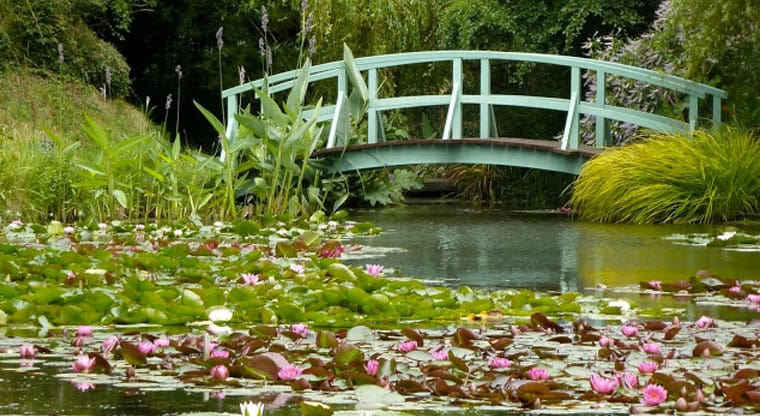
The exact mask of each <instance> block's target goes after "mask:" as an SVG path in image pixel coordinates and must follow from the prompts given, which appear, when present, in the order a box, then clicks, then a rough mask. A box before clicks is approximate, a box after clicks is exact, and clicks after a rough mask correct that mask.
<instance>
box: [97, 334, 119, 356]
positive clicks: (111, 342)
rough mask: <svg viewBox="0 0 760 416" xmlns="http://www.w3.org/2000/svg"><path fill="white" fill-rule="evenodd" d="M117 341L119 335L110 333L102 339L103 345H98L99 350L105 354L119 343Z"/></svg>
mask: <svg viewBox="0 0 760 416" xmlns="http://www.w3.org/2000/svg"><path fill="white" fill-rule="evenodd" d="M119 342H120V340H119V337H117V336H116V335H111V336H110V337H108V338H106V339H105V340H104V341H103V346H101V347H100V350H101V351H103V354H107V353H109V352H111V351H113V350H114V348H116V346H117V345H119Z"/></svg>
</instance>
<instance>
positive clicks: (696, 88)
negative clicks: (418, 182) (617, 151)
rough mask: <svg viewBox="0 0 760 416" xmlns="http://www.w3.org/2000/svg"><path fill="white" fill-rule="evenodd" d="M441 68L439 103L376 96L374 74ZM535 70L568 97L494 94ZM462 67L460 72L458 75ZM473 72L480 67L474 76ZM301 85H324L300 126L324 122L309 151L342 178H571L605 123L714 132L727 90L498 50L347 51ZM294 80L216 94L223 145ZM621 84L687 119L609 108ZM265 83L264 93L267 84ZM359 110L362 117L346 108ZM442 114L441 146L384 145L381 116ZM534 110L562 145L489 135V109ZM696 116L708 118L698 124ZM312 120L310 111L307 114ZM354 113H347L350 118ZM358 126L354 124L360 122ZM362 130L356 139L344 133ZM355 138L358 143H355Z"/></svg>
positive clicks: (280, 77)
mask: <svg viewBox="0 0 760 416" xmlns="http://www.w3.org/2000/svg"><path fill="white" fill-rule="evenodd" d="M441 62H443V63H444V64H443V65H446V62H448V63H449V64H450V67H451V79H450V84H449V85H450V90H449V91H447V93H446V94H437V95H415V96H397V97H385V96H380V95H379V91H380V88H379V86H380V85H381V83H382V81H383V80H381V79H380V74H381V71H383V70H385V69H389V68H397V67H403V66H410V65H419V64H429V63H441ZM515 62H517V63H534V64H541V65H558V66H561V67H565V68H566V69H567V71H566V72H568V73H569V79H568V80H567V82H568V84H569V95H568V96H566V97H546V96H530V95H515V94H497V93H492V91H491V87H492V82H491V74H492V71H493V70H494V66H495V65H498V64H500V63H515ZM465 68H467V69H468V71H465ZM473 68H479V69H478V70H475V71H473ZM308 69H309V73H308V83H314V82H324V81H326V80H327V81H328V82H332V83H333V84H334V85H335V88H336V90H335V93H334V102H331V103H324V104H323V105H322V106H321V107H319V109H318V110H310V111H304V113H303V117H304V118H305V119H308V118H314V117H316V119H317V122H324V123H329V129H325V131H326V132H329V133H328V134H326V137H325V138H324V139H323V140H320V141H319V142H318V143H315V147H314V149H313V152H312V157H313V158H319V159H323V160H325V161H327V162H328V166H331V170H333V171H335V172H348V171H356V170H363V169H373V168H380V167H387V166H400V165H410V164H436V163H486V164H494V165H504V166H519V167H527V168H535V169H542V170H549V171H557V172H565V173H571V174H578V172H579V171H580V168H581V166H582V165H583V163H584V162H585V161H586V160H588V159H589V158H591V157H592V156H593V155H595V154H597V153H599V152H600V151H601V150H602V149H603V148H604V147H605V146H608V145H609V135H610V133H609V122H610V121H611V120H617V121H620V122H624V123H630V124H634V125H637V126H640V127H643V128H646V129H650V130H655V131H661V132H666V133H675V132H691V131H693V130H694V129H695V128H697V127H698V124H699V123H704V122H709V123H710V125H711V126H712V127H717V126H719V125H720V123H721V103H722V100H724V99H726V98H727V95H726V93H725V91H723V90H720V89H717V88H714V87H711V86H709V85H704V84H700V83H696V82H693V81H689V80H686V79H683V78H679V77H675V76H672V75H668V74H663V73H659V72H655V71H651V70H647V69H642V68H637V67H633V66H628V65H623V64H619V63H613V62H604V61H598V60H593V59H587V58H579V57H570V56H560V55H545V54H535V53H517V52H496V51H429V52H411V53H400V54H392V55H381V56H371V57H364V58H356V59H354V58H353V57H352V56H351V55H350V51H347V52H346V57H345V59H344V60H343V61H336V62H331V63H326V64H320V65H315V66H309V68H308ZM584 72H586V73H587V74H588V75H587V76H593V77H595V79H596V91H595V94H593V96H592V97H591V99H587V98H586V97H585V96H584V94H583V86H582V74H583V73H584ZM465 74H467V76H472V77H473V78H475V77H477V78H478V79H477V80H470V81H468V82H469V84H468V85H471V84H473V83H475V82H477V84H478V85H479V91H477V92H478V93H476V94H472V93H465V92H464V91H463V90H464V88H463V86H464V81H465ZM298 76H299V71H298V70H294V71H290V72H284V73H280V74H276V75H272V76H269V77H268V78H266V80H265V79H259V80H256V81H252V82H250V83H246V84H243V85H240V86H237V87H235V88H230V89H227V90H225V91H223V92H222V97H223V98H224V99H225V100H226V102H227V115H228V118H227V136H228V138H229V139H230V140H232V141H234V139H235V137H236V135H237V129H238V124H237V121H236V119H235V114H236V113H237V111H239V108H240V107H241V106H240V104H241V97H242V96H243V94H246V93H248V94H250V93H251V92H252V91H254V89H266V90H267V91H268V93H269V94H277V93H281V92H284V91H288V90H290V89H291V88H293V86H294V85H295V84H296V82H297V80H298ZM614 78H618V79H627V80H632V81H633V82H635V83H644V84H648V85H651V86H655V87H659V88H662V89H665V90H668V91H669V92H671V93H673V94H675V95H677V96H679V97H683V102H684V104H685V111H684V112H683V113H681V114H679V118H672V117H667V116H663V115H658V114H652V113H648V112H643V111H640V110H638V109H635V108H626V107H622V106H619V105H611V104H609V103H608V100H607V94H608V87H609V86H610V82H611V80H612V79H614ZM265 82H266V83H267V85H265ZM357 102H358V103H361V104H363V105H360V106H359V107H362V110H363V111H361V112H360V113H357V112H355V111H354V112H352V111H351V110H350V109H349V108H350V107H353V108H354V109H355V108H356V107H357V105H356V103H357ZM436 106H438V107H443V108H445V109H446V118H445V122H444V125H443V126H436V127H437V130H438V131H442V134H441V137H439V138H433V139H406V140H388V139H386V134H385V133H386V131H385V126H384V125H383V117H382V114H383V113H384V112H389V111H393V110H397V109H408V108H422V107H436ZM464 106H475V107H477V108H478V109H479V111H470V112H468V114H476V116H475V117H473V118H474V120H465V119H463V118H464V113H465V112H464V111H463V107H464ZM500 106H504V107H510V108H515V109H520V108H534V109H544V110H553V111H559V112H563V113H565V114H566V118H565V123H564V129H563V130H562V134H561V139H555V138H549V137H547V138H546V140H535V139H525V138H515V137H501V136H500V135H499V131H498V128H497V124H498V123H497V119H496V112H495V111H494V109H495V108H496V107H500ZM700 107H701V108H703V109H706V110H707V111H705V112H706V114H704V115H700V113H699V111H700ZM314 111H317V113H316V114H315V113H314ZM352 113H353V114H352ZM583 115H590V116H593V120H594V123H595V137H594V140H593V143H585V144H584V143H582V140H581V134H580V120H581V117H582V116H583ZM358 118H361V119H358ZM464 123H468V125H470V126H473V125H474V126H478V125H479V134H478V135H477V137H465V136H463V125H464ZM352 126H361V127H360V128H361V129H362V130H361V131H356V127H354V130H353V131H352ZM357 138H361V139H357Z"/></svg>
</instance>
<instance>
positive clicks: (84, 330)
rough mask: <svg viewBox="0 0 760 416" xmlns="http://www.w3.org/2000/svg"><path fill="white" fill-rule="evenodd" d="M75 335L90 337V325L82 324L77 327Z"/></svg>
mask: <svg viewBox="0 0 760 416" xmlns="http://www.w3.org/2000/svg"><path fill="white" fill-rule="evenodd" d="M77 336H78V337H91V336H92V327H91V326H90V325H82V326H80V327H79V328H77Z"/></svg>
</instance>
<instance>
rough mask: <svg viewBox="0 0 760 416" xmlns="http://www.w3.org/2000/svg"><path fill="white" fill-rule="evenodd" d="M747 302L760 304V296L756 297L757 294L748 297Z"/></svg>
mask: <svg viewBox="0 0 760 416" xmlns="http://www.w3.org/2000/svg"><path fill="white" fill-rule="evenodd" d="M747 300H748V301H750V302H752V303H758V304H760V295H756V294H751V295H747Z"/></svg>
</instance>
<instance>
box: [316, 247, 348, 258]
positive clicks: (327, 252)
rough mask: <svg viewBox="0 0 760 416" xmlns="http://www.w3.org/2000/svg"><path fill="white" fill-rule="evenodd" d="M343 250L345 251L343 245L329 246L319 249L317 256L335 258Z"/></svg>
mask: <svg viewBox="0 0 760 416" xmlns="http://www.w3.org/2000/svg"><path fill="white" fill-rule="evenodd" d="M345 251H346V248H345V247H343V246H335V247H331V248H328V249H324V250H322V251H320V252H319V257H322V258H330V259H335V258H338V257H340V255H341V254H343V252H345Z"/></svg>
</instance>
